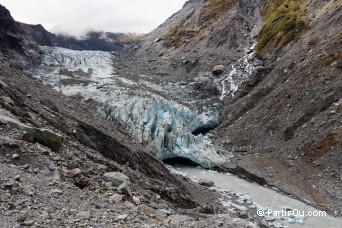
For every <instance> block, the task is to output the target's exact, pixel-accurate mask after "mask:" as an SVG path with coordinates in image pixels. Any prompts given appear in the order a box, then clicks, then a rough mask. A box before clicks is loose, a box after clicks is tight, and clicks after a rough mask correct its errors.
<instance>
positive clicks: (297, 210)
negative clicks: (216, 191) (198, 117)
mask: <svg viewBox="0 0 342 228" xmlns="http://www.w3.org/2000/svg"><path fill="white" fill-rule="evenodd" d="M171 172H175V173H178V174H183V175H186V176H187V177H189V178H191V179H192V180H194V181H196V180H199V179H209V180H212V181H214V182H215V186H216V187H219V188H220V189H222V190H228V191H231V192H234V193H237V194H239V195H244V196H246V198H248V199H249V200H251V201H252V202H253V204H254V205H255V206H256V207H257V208H258V211H259V213H261V214H263V215H265V216H266V217H267V219H269V220H273V219H275V220H274V221H272V222H271V223H273V224H276V223H277V224H278V225H280V224H281V225H282V227H289V228H296V227H302V228H303V227H315V228H341V227H342V218H340V217H333V216H330V215H327V214H326V213H324V212H322V211H320V210H318V209H316V208H314V207H312V206H309V205H307V204H305V203H303V202H301V201H299V200H296V199H293V198H291V197H289V196H286V195H283V194H281V193H279V192H276V191H274V190H272V189H269V188H266V187H263V186H260V185H258V184H255V183H251V182H248V181H246V180H244V179H241V178H239V177H237V176H234V175H232V174H229V173H228V174H224V173H220V172H216V171H210V170H206V169H203V168H200V167H194V166H185V165H174V166H173V168H171ZM223 204H225V202H223ZM283 209H284V210H283ZM285 209H286V210H292V213H291V211H285ZM271 211H272V212H271ZM282 211H284V212H282ZM267 212H271V214H270V215H269V216H267ZM274 212H279V213H278V215H279V216H274V215H275V214H274ZM309 213H313V214H314V215H318V216H308V214H309ZM291 214H292V215H291ZM302 215H304V216H302Z"/></svg>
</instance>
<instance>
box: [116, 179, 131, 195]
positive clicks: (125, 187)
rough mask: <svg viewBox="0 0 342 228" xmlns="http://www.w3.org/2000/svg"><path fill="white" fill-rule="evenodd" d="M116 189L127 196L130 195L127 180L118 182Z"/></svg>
mask: <svg viewBox="0 0 342 228" xmlns="http://www.w3.org/2000/svg"><path fill="white" fill-rule="evenodd" d="M118 190H120V191H122V193H124V194H125V195H127V196H131V195H132V192H131V189H130V188H129V186H128V184H127V182H123V183H122V184H120V186H119V187H118Z"/></svg>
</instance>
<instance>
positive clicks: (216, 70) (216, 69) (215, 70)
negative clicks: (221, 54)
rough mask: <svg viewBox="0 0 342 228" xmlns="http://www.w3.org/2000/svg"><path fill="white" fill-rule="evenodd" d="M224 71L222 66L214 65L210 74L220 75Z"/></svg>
mask: <svg viewBox="0 0 342 228" xmlns="http://www.w3.org/2000/svg"><path fill="white" fill-rule="evenodd" d="M223 71H224V66H223V65H216V66H214V68H213V70H212V73H213V75H220V74H222V73H223Z"/></svg>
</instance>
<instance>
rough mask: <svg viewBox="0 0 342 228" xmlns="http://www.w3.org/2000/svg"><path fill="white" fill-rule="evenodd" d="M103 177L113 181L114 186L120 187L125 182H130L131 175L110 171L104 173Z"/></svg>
mask: <svg viewBox="0 0 342 228" xmlns="http://www.w3.org/2000/svg"><path fill="white" fill-rule="evenodd" d="M103 179H104V180H105V181H107V182H111V183H112V184H113V186H114V187H119V186H120V185H121V184H122V183H124V182H129V177H128V176H126V175H125V174H122V173H120V172H109V173H105V174H103Z"/></svg>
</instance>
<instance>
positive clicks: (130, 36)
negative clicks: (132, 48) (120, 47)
mask: <svg viewBox="0 0 342 228" xmlns="http://www.w3.org/2000/svg"><path fill="white" fill-rule="evenodd" d="M142 37H143V35H142V34H138V33H123V34H120V35H119V36H118V38H117V39H118V40H119V41H120V42H134V41H138V40H139V39H140V38H142Z"/></svg>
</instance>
